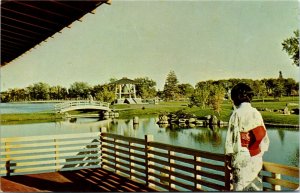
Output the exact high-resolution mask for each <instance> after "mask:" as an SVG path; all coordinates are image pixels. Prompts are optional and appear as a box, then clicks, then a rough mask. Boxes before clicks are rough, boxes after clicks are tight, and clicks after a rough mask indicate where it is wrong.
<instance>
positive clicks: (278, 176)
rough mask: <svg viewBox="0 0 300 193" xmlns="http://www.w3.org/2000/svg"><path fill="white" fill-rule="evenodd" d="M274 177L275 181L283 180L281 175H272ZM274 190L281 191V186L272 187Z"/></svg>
mask: <svg viewBox="0 0 300 193" xmlns="http://www.w3.org/2000/svg"><path fill="white" fill-rule="evenodd" d="M272 177H273V178H275V179H281V174H276V173H272ZM272 188H273V190H275V191H281V186H280V185H272Z"/></svg>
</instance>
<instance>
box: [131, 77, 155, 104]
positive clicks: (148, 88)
mask: <svg viewBox="0 0 300 193" xmlns="http://www.w3.org/2000/svg"><path fill="white" fill-rule="evenodd" d="M134 81H135V82H136V95H137V96H139V97H141V98H144V99H145V98H154V97H155V96H156V89H155V86H156V82H155V81H154V80H151V79H149V78H148V77H144V78H136V79H134Z"/></svg>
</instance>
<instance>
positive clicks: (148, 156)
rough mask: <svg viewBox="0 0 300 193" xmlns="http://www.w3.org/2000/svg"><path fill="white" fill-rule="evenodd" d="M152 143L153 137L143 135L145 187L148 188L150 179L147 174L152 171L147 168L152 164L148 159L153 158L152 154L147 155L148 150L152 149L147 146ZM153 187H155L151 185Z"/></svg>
mask: <svg viewBox="0 0 300 193" xmlns="http://www.w3.org/2000/svg"><path fill="white" fill-rule="evenodd" d="M151 141H153V135H145V157H146V160H145V161H146V166H145V170H146V186H147V187H150V183H149V180H150V179H151V178H150V176H149V173H150V172H152V171H153V170H152V169H150V168H149V166H150V165H151V164H152V163H151V161H150V160H149V158H151V157H153V155H152V154H150V153H149V150H151V149H152V147H151V146H150V145H149V143H150V142H151ZM153 186H155V185H153Z"/></svg>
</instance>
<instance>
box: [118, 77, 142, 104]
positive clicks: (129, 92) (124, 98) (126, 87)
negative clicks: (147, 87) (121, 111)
mask: <svg viewBox="0 0 300 193" xmlns="http://www.w3.org/2000/svg"><path fill="white" fill-rule="evenodd" d="M112 84H114V85H115V86H116V89H115V94H116V101H115V102H116V103H117V104H124V103H127V104H140V103H142V100H141V98H137V97H136V87H135V85H136V82H135V81H134V80H131V79H128V78H126V77H123V78H122V79H120V80H117V81H115V82H113V83H112Z"/></svg>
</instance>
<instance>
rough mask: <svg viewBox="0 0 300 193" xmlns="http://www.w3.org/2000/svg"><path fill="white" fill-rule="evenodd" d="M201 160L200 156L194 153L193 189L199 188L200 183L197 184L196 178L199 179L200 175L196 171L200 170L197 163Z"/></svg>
mask: <svg viewBox="0 0 300 193" xmlns="http://www.w3.org/2000/svg"><path fill="white" fill-rule="evenodd" d="M199 162H201V157H199V156H198V155H194V171H195V174H194V175H195V191H197V190H200V189H201V184H198V183H197V182H198V180H201V175H198V174H197V171H200V170H201V166H199V165H198V163H199Z"/></svg>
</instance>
